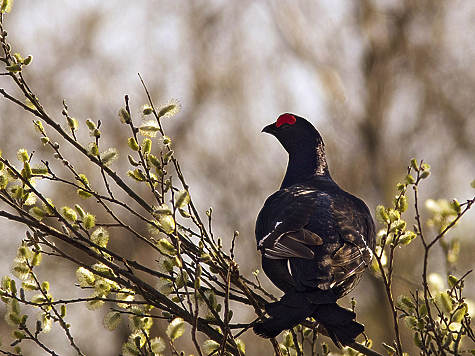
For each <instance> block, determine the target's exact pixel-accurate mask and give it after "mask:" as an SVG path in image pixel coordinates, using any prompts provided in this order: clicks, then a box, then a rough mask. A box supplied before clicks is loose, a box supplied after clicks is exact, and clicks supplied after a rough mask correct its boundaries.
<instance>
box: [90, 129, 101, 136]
mask: <svg viewBox="0 0 475 356" xmlns="http://www.w3.org/2000/svg"><path fill="white" fill-rule="evenodd" d="M91 136H92V137H97V138H100V137H101V132H100V131H99V129H95V130H92V132H91Z"/></svg>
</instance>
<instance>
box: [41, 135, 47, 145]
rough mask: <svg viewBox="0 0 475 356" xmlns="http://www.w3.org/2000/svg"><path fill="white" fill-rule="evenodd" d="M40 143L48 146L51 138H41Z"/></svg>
mask: <svg viewBox="0 0 475 356" xmlns="http://www.w3.org/2000/svg"><path fill="white" fill-rule="evenodd" d="M40 141H41V143H42V144H43V145H46V144H48V143H49V137H46V136H45V137H41V138H40Z"/></svg>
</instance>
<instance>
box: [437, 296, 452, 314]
mask: <svg viewBox="0 0 475 356" xmlns="http://www.w3.org/2000/svg"><path fill="white" fill-rule="evenodd" d="M434 302H435V304H436V305H437V307H439V309H441V310H442V311H443V312H445V313H447V314H448V313H450V312H451V311H452V306H453V303H452V298H451V297H450V296H449V294H448V293H447V292H441V293H437V294H436V295H435V297H434Z"/></svg>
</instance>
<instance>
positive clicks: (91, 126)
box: [86, 119, 96, 131]
mask: <svg viewBox="0 0 475 356" xmlns="http://www.w3.org/2000/svg"><path fill="white" fill-rule="evenodd" d="M86 125H87V128H88V129H89V130H91V131H92V130H95V129H96V124H95V123H94V122H93V121H92V120H91V119H87V120H86Z"/></svg>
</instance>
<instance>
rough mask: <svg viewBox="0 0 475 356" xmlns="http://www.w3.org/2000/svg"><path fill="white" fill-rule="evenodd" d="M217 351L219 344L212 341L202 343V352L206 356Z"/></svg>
mask: <svg viewBox="0 0 475 356" xmlns="http://www.w3.org/2000/svg"><path fill="white" fill-rule="evenodd" d="M218 350H219V344H218V343H217V342H216V341H214V340H206V341H205V342H204V343H203V352H204V353H205V354H206V355H209V354H212V353H213V352H214V353H215V352H216V351H218Z"/></svg>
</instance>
